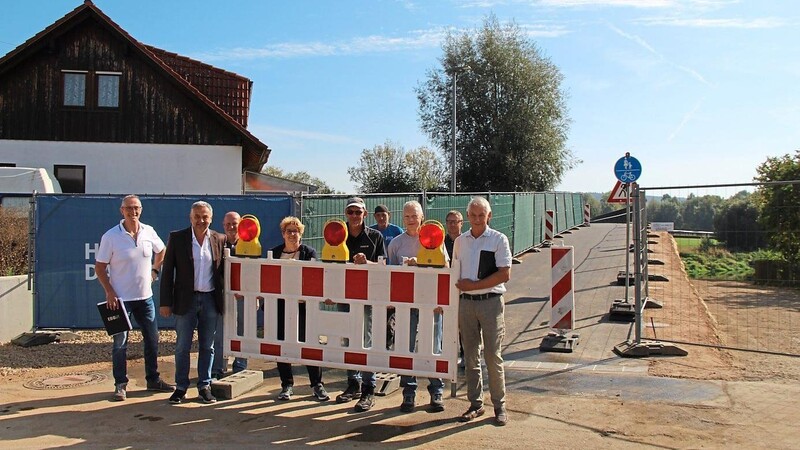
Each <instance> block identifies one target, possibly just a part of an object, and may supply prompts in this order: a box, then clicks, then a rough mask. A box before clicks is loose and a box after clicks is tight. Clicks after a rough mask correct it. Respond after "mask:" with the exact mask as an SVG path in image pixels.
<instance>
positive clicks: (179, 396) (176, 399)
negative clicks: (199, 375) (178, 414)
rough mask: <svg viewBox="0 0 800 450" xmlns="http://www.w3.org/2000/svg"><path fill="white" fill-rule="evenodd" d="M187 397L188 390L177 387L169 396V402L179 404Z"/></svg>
mask: <svg viewBox="0 0 800 450" xmlns="http://www.w3.org/2000/svg"><path fill="white" fill-rule="evenodd" d="M185 399H186V391H184V390H183V389H175V392H173V393H172V395H170V396H169V402H170V403H172V404H174V405H177V404H178V403H181V402H183V401H184V400H185Z"/></svg>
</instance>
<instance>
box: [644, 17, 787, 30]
mask: <svg viewBox="0 0 800 450" xmlns="http://www.w3.org/2000/svg"><path fill="white" fill-rule="evenodd" d="M636 22H637V23H640V24H643V25H660V26H668V27H686V28H742V29H761V28H780V27H784V26H787V25H788V22H787V21H786V20H784V19H781V18H779V17H763V18H759V19H747V20H745V19H682V18H674V17H655V18H645V19H640V20H637V21H636Z"/></svg>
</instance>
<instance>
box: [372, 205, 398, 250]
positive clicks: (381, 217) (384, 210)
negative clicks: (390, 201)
mask: <svg viewBox="0 0 800 450" xmlns="http://www.w3.org/2000/svg"><path fill="white" fill-rule="evenodd" d="M391 216H392V213H391V212H389V208H388V207H387V206H386V205H383V204H381V205H378V206H376V207H375V214H373V217H375V224H374V225H370V226H369V227H370V228H372V229H373V230H378V231H380V232H381V234H382V235H383V240H384V242H385V243H386V248H389V244H390V243H391V242H392V239H394V238H395V237H397V236H400V235H401V234H403V229H402V228H400V227H398V226H397V225H395V224H393V223H389V218H390V217H391Z"/></svg>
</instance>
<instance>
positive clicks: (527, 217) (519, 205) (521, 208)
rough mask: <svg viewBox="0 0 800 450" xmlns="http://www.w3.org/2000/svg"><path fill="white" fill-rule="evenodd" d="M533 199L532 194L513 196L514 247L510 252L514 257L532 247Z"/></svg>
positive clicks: (533, 226)
mask: <svg viewBox="0 0 800 450" xmlns="http://www.w3.org/2000/svg"><path fill="white" fill-rule="evenodd" d="M534 198H535V194H534V193H532V192H525V193H520V194H515V195H514V246H513V247H512V250H511V252H512V253H514V254H515V255H516V254H518V253H521V252H524V251H525V250H528V249H529V248H531V247H533V246H534V234H535V232H534V230H535V226H536V214H535V213H534Z"/></svg>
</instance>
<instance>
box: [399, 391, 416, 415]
mask: <svg viewBox="0 0 800 450" xmlns="http://www.w3.org/2000/svg"><path fill="white" fill-rule="evenodd" d="M414 403H415V401H414V396H413V395H405V396H403V403H400V411H403V412H404V413H410V412H414Z"/></svg>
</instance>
